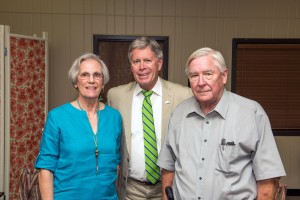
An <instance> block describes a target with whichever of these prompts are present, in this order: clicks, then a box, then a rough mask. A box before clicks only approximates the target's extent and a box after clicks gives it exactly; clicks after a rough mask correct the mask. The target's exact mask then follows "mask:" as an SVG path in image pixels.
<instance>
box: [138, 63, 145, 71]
mask: <svg viewBox="0 0 300 200" xmlns="http://www.w3.org/2000/svg"><path fill="white" fill-rule="evenodd" d="M144 68H145V62H144V61H141V62H140V65H139V69H144Z"/></svg>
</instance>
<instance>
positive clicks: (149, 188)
mask: <svg viewBox="0 0 300 200" xmlns="http://www.w3.org/2000/svg"><path fill="white" fill-rule="evenodd" d="M128 57H129V60H130V63H131V71H132V73H133V76H134V78H135V81H134V82H131V83H128V84H126V85H121V86H118V87H115V88H112V89H110V90H109V91H108V94H107V103H108V104H109V105H110V106H112V107H114V108H116V109H118V110H119V111H120V113H121V115H122V118H123V139H122V144H121V155H122V160H121V170H120V175H119V179H118V193H119V198H120V199H150V198H151V199H161V182H160V180H158V181H157V182H155V183H153V182H150V181H149V180H148V179H147V178H146V170H145V154H144V138H143V125H142V124H143V122H142V103H143V99H144V95H143V94H142V91H149V90H152V91H153V94H152V95H151V102H152V108H153V118H154V124H155V134H156V141H157V150H158V152H159V150H160V147H161V145H162V143H163V141H164V138H165V133H166V128H167V124H168V120H169V116H170V113H171V111H172V110H173V109H174V108H175V107H176V106H177V105H178V104H179V103H180V102H182V101H183V100H185V99H187V98H189V97H191V96H192V92H191V90H190V88H188V87H184V86H182V85H179V84H175V83H172V82H169V81H166V80H163V79H161V78H160V77H159V76H158V73H159V71H160V70H161V68H162V63H163V54H162V51H161V48H160V46H159V44H158V43H157V42H156V41H155V40H153V39H150V38H147V37H140V38H138V39H136V40H135V41H133V42H132V44H131V45H130V47H129V52H128Z"/></svg>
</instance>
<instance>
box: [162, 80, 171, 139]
mask: <svg viewBox="0 0 300 200" xmlns="http://www.w3.org/2000/svg"><path fill="white" fill-rule="evenodd" d="M160 80H161V83H162V121H161V142H162V144H163V143H164V138H165V135H166V131H167V126H168V123H169V117H170V114H171V111H172V108H173V104H174V93H173V91H172V87H171V86H170V85H169V84H168V82H166V81H164V80H163V79H160Z"/></svg>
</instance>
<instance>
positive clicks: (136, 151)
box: [129, 79, 162, 181]
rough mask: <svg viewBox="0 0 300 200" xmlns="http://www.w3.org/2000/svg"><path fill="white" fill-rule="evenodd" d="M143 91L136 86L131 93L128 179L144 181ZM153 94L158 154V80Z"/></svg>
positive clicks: (160, 95)
mask: <svg viewBox="0 0 300 200" xmlns="http://www.w3.org/2000/svg"><path fill="white" fill-rule="evenodd" d="M142 90H143V89H142V88H141V87H140V86H139V84H136V86H135V89H134V92H133V100H132V115H131V159H130V162H129V177H131V178H134V179H137V180H140V181H146V172H145V153H144V133H143V121H142V106H143V100H144V95H143V93H142V92H141V91H142ZM152 91H153V94H152V95H151V97H150V100H151V103H152V110H153V118H154V125H155V134H156V142H157V150H158V153H159V151H160V148H161V120H162V117H161V116H162V85H161V81H160V80H159V79H158V80H157V82H156V84H155V86H154V87H153V88H152Z"/></svg>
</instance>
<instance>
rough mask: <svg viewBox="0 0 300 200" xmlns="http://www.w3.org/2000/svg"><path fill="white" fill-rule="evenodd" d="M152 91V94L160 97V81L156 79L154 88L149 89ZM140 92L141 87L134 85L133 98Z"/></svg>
mask: <svg viewBox="0 0 300 200" xmlns="http://www.w3.org/2000/svg"><path fill="white" fill-rule="evenodd" d="M151 90H152V91H153V93H154V94H156V95H158V96H162V84H161V80H160V78H159V77H158V79H157V81H156V83H155V85H154V87H153V88H152V89H151ZM141 91H143V89H142V88H141V86H140V85H139V84H138V83H137V84H135V88H134V93H133V95H134V96H137V95H139V94H140V93H141Z"/></svg>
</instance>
